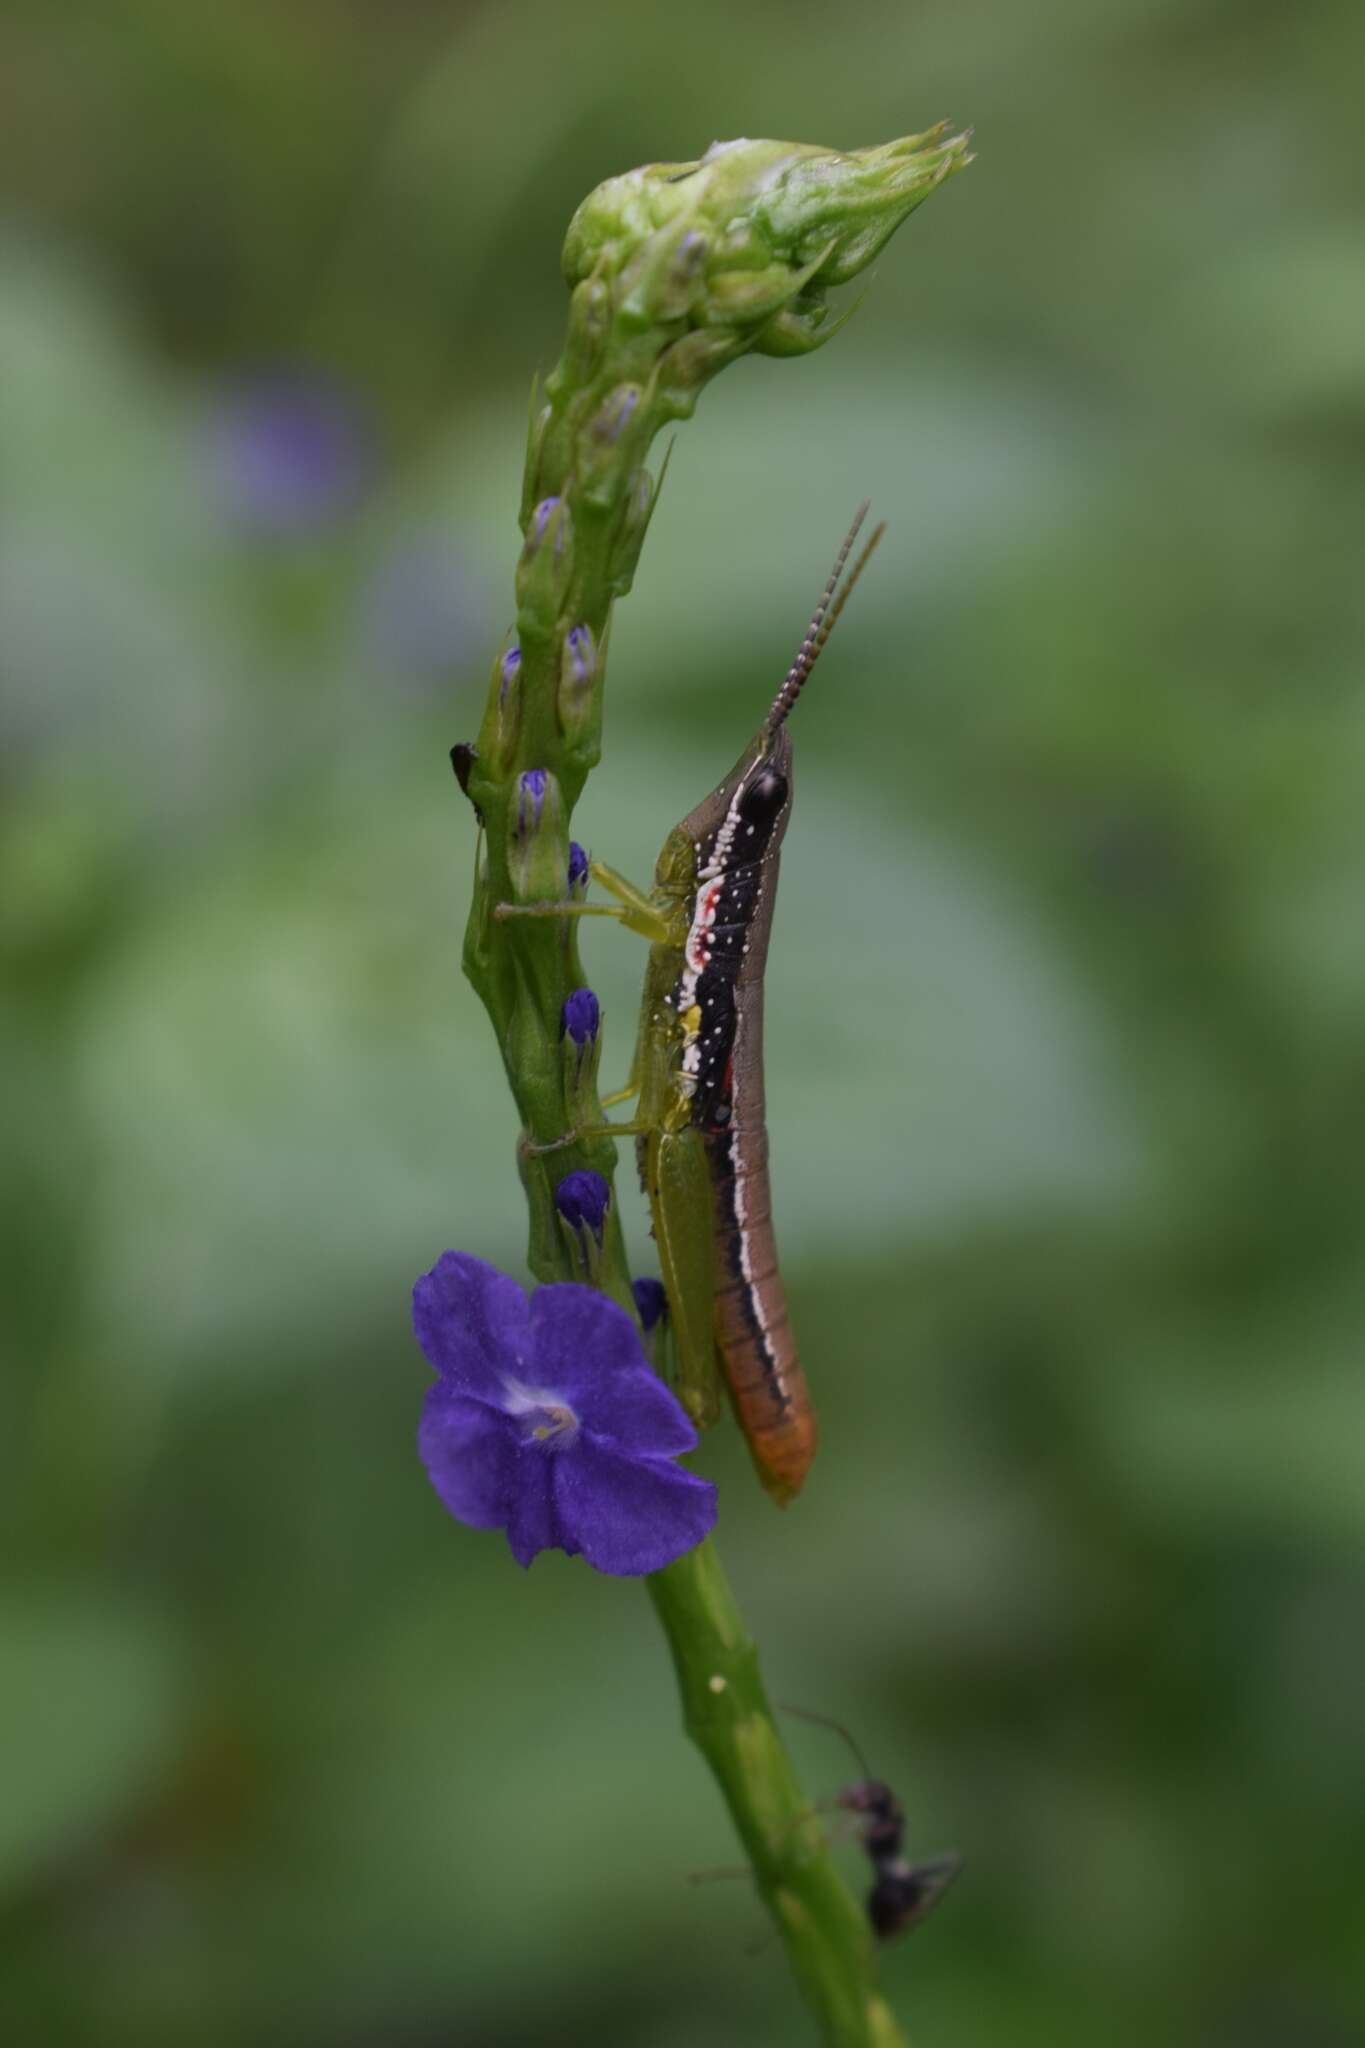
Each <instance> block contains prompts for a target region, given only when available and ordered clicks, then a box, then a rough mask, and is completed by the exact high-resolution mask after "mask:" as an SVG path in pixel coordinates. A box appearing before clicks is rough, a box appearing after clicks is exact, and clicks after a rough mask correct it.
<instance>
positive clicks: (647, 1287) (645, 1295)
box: [630, 1274, 668, 1336]
mask: <svg viewBox="0 0 1365 2048" xmlns="http://www.w3.org/2000/svg"><path fill="white" fill-rule="evenodd" d="M630 1291H631V1293H632V1294H633V1295H634V1296H635V1313H636V1314H637V1315H638V1316H639V1318H640V1328H641V1329H642V1330H643V1331H644V1333H645V1335H646V1336H648V1335H649V1333H650V1331H651V1330H652V1329H653V1328H654V1325H655V1324H656V1323H657V1322H660V1321H661V1320H662V1319H663V1317H664V1316H666V1315H667V1314H668V1296H667V1295H666V1294H665V1293H664V1283H663V1281H662V1280H655V1279H653V1278H652V1277H651V1276H649V1275H648V1274H646V1275H645V1276H644V1277H643V1278H641V1279H639V1280H632V1281H631V1283H630Z"/></svg>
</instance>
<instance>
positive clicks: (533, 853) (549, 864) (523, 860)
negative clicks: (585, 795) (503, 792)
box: [507, 768, 567, 903]
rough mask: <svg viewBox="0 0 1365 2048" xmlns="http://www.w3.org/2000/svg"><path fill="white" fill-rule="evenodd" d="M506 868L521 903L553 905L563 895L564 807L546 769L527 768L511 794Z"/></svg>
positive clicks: (564, 874)
mask: <svg viewBox="0 0 1365 2048" xmlns="http://www.w3.org/2000/svg"><path fill="white" fill-rule="evenodd" d="M509 823H510V828H511V829H510V831H509V832H508V836H507V865H508V868H509V869H510V871H511V875H512V882H513V886H514V888H515V890H516V894H517V899H518V901H519V902H522V903H536V902H541V903H544V902H555V901H557V900H559V899H560V898H561V897H562V896H563V895H564V892H565V886H566V881H567V876H566V871H565V861H564V839H563V831H564V806H563V802H562V801H561V798H560V794H559V783H558V781H557V780H556V778H555V777H554V776H553V775H552V774H551V773H550V772H549V770H548V769H546V768H528V769H526V771H525V772H524V774H521V775H519V776H518V777H517V780H516V785H515V788H514V789H513V792H512V812H511V818H510V821H509Z"/></svg>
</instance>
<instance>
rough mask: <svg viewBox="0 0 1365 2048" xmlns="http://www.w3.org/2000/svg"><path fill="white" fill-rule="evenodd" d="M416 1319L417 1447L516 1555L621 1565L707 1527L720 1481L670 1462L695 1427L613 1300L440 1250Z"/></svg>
mask: <svg viewBox="0 0 1365 2048" xmlns="http://www.w3.org/2000/svg"><path fill="white" fill-rule="evenodd" d="M412 1321H413V1328H414V1330H415V1331H416V1333H417V1341H418V1343H419V1344H420V1345H421V1347H422V1349H423V1351H424V1352H425V1353H426V1356H427V1359H428V1361H429V1362H430V1364H431V1365H432V1366H433V1367H434V1368H435V1371H436V1373H437V1374H438V1378H437V1381H436V1384H435V1386H434V1387H432V1388H431V1390H430V1391H429V1393H428V1394H427V1398H426V1406H425V1408H424V1410H423V1412H422V1422H421V1428H420V1430H419V1432H418V1439H417V1442H418V1449H419V1451H420V1453H421V1457H422V1462H423V1463H424V1464H425V1466H426V1468H427V1472H428V1475H429V1476H430V1479H431V1483H432V1485H433V1486H434V1487H435V1489H436V1492H437V1494H438V1495H439V1496H440V1499H441V1502H442V1504H443V1505H444V1506H445V1507H446V1508H447V1509H448V1510H449V1512H450V1513H451V1514H452V1515H454V1516H455V1518H456V1520H457V1521H461V1522H466V1523H468V1524H469V1526H470V1527H471V1528H474V1529H506V1531H507V1540H508V1542H509V1543H510V1544H511V1546H512V1554H513V1556H514V1557H515V1558H516V1559H517V1562H518V1563H519V1564H523V1565H528V1564H530V1562H531V1560H532V1558H533V1557H535V1556H537V1554H538V1553H539V1552H540V1551H542V1550H563V1551H566V1552H567V1553H568V1555H569V1556H570V1557H577V1556H580V1555H581V1556H583V1557H585V1558H586V1559H587V1561H588V1563H589V1564H590V1565H593V1566H594V1567H595V1568H596V1569H597V1570H598V1571H600V1572H610V1573H612V1574H614V1575H616V1576H619V1577H635V1576H637V1575H639V1574H641V1573H643V1572H653V1571H658V1570H659V1569H660V1567H661V1566H663V1565H666V1564H670V1563H671V1562H672V1561H673V1559H674V1558H675V1557H681V1556H682V1555H683V1553H684V1552H685V1551H688V1550H692V1549H694V1548H695V1547H696V1545H697V1544H698V1543H700V1542H701V1540H702V1538H703V1537H704V1536H706V1535H707V1533H708V1532H709V1531H710V1529H711V1527H712V1525H713V1524H714V1522H715V1519H716V1489H715V1487H714V1486H712V1485H711V1483H710V1481H709V1480H705V1479H699V1478H698V1477H697V1476H696V1474H695V1473H692V1472H685V1471H684V1470H683V1469H682V1468H681V1466H679V1465H677V1464H676V1463H675V1462H674V1460H675V1459H676V1458H677V1457H678V1456H679V1454H680V1453H681V1452H683V1451H690V1450H693V1449H695V1447H696V1442H697V1433H696V1431H695V1430H694V1429H693V1427H692V1425H691V1423H690V1422H689V1421H688V1420H687V1417H686V1416H685V1415H684V1414H683V1411H682V1409H681V1408H680V1407H679V1406H678V1403H677V1402H676V1401H675V1400H674V1398H673V1396H672V1394H670V1393H669V1391H668V1389H667V1387H665V1386H664V1384H663V1382H662V1381H661V1380H659V1379H657V1378H656V1377H655V1375H654V1373H653V1372H651V1370H650V1368H649V1366H648V1365H647V1364H646V1362H645V1356H644V1353H643V1351H642V1349H641V1346H640V1333H639V1331H638V1330H637V1329H636V1327H635V1324H634V1323H633V1321H632V1320H631V1318H630V1317H629V1316H628V1315H627V1314H626V1312H625V1310H624V1309H622V1308H618V1306H617V1305H616V1303H615V1302H614V1301H609V1300H608V1299H607V1297H606V1296H605V1295H604V1294H598V1293H597V1292H596V1290H595V1289H593V1288H591V1287H579V1286H577V1285H575V1284H573V1283H572V1282H567V1281H566V1282H563V1283H560V1284H558V1285H555V1286H551V1287H538V1288H537V1289H536V1291H535V1293H534V1294H533V1295H532V1296H531V1299H530V1300H529V1301H528V1300H527V1298H526V1295H525V1294H524V1293H523V1291H522V1289H521V1288H520V1287H519V1286H518V1285H517V1283H516V1281H515V1280H513V1279H511V1278H509V1276H508V1275H507V1274H505V1273H500V1272H499V1271H498V1270H497V1268H496V1267H495V1266H490V1265H487V1264H485V1262H484V1261H483V1260H482V1259H476V1258H474V1257H472V1256H471V1255H470V1254H469V1253H468V1252H444V1253H443V1254H442V1255H441V1257H440V1258H439V1259H438V1260H437V1262H436V1264H435V1266H434V1267H433V1268H432V1270H431V1272H430V1273H425V1274H423V1276H422V1278H421V1279H420V1280H419V1281H418V1282H417V1285H416V1286H415V1287H414V1289H413V1294H412Z"/></svg>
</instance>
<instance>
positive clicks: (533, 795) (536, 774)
mask: <svg viewBox="0 0 1365 2048" xmlns="http://www.w3.org/2000/svg"><path fill="white" fill-rule="evenodd" d="M544 807H545V770H544V769H543V768H528V769H527V770H526V773H525V774H524V775H523V776H522V777H521V779H520V781H519V783H518V785H517V830H518V832H520V833H525V832H527V831H528V830H530V829H531V828H532V827H533V826H536V825H538V824H539V823H540V814H541V811H542V810H543V809H544Z"/></svg>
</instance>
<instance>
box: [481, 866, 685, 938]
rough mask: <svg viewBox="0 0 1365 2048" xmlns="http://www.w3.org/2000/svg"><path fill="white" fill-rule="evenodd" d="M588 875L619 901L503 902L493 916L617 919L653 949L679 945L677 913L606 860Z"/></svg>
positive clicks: (498, 905)
mask: <svg viewBox="0 0 1365 2048" xmlns="http://www.w3.org/2000/svg"><path fill="white" fill-rule="evenodd" d="M588 872H589V874H591V875H592V877H593V879H594V880H595V881H597V882H600V883H601V885H602V887H603V888H604V889H605V890H607V891H608V893H609V894H610V895H612V896H614V897H615V898H616V902H615V903H569V902H563V903H499V904H497V905H496V906H495V908H494V911H493V915H494V917H496V918H498V919H499V920H500V921H501V920H502V919H505V918H509V917H614V918H615V919H616V920H617V922H618V923H619V924H623V925H624V926H625V928H626V930H627V931H629V932H638V933H639V934H640V937H641V938H642V939H648V940H649V942H650V944H651V945H652V946H667V945H672V944H675V943H677V914H676V912H675V911H673V910H672V909H671V908H669V907H666V906H665V905H663V904H660V903H658V902H656V901H655V899H654V898H653V897H652V896H646V895H645V893H644V891H643V890H642V889H637V888H636V887H635V884H634V883H633V882H628V881H627V880H626V878H625V876H624V875H618V874H617V872H616V870H615V868H609V867H608V866H607V864H606V862H605V861H602V860H594V861H589V863H588Z"/></svg>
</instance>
